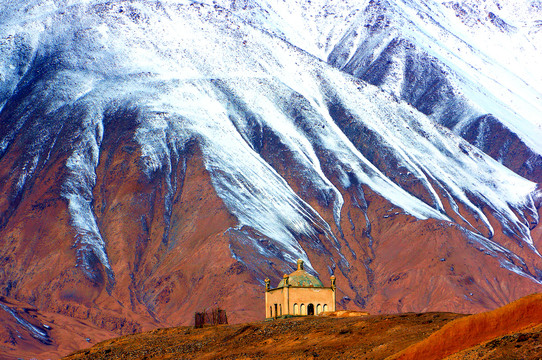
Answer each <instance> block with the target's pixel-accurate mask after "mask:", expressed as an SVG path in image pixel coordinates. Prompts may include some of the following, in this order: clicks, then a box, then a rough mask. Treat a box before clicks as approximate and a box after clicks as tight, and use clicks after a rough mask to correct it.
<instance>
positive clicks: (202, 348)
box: [66, 294, 542, 360]
mask: <svg viewBox="0 0 542 360" xmlns="http://www.w3.org/2000/svg"><path fill="white" fill-rule="evenodd" d="M541 330H542V294H535V295H531V296H528V297H525V298H522V299H520V300H518V301H515V302H513V303H511V304H509V305H506V306H504V307H502V308H499V309H496V310H494V311H490V312H486V313H481V314H476V315H470V316H467V315H461V314H452V313H422V314H415V313H406V314H396V315H370V316H352V317H331V316H318V317H305V318H291V319H284V320H277V321H271V322H257V323H249V324H241V325H224V326H217V327H206V328H203V329H194V328H191V327H179V328H169V329H160V330H154V331H151V332H147V333H141V334H135V335H128V336H123V337H119V338H116V339H112V340H108V341H104V342H102V343H100V344H97V345H95V346H93V347H92V348H90V349H85V350H81V351H78V352H76V353H74V354H72V355H70V356H68V357H67V358H66V359H390V360H391V359H443V358H448V359H540V358H542V345H541V341H540V340H542V336H540V331H541Z"/></svg>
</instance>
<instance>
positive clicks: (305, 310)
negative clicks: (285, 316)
mask: <svg viewBox="0 0 542 360" xmlns="http://www.w3.org/2000/svg"><path fill="white" fill-rule="evenodd" d="M299 314H300V315H307V309H306V308H305V304H301V308H300V309H299Z"/></svg>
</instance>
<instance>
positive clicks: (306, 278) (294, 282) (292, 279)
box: [277, 260, 324, 288]
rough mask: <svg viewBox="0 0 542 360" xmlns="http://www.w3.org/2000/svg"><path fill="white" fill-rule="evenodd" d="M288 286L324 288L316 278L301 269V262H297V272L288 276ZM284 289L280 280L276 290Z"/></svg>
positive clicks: (282, 281)
mask: <svg viewBox="0 0 542 360" xmlns="http://www.w3.org/2000/svg"><path fill="white" fill-rule="evenodd" d="M288 285H290V286H299V287H324V284H322V282H321V281H320V280H318V278H317V277H316V276H312V275H311V274H309V273H308V272H306V271H305V270H304V269H303V260H298V261H297V270H296V271H294V272H293V273H291V274H290V275H288ZM281 287H284V279H282V280H281V281H280V282H279V284H278V285H277V288H281Z"/></svg>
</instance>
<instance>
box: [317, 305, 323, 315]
mask: <svg viewBox="0 0 542 360" xmlns="http://www.w3.org/2000/svg"><path fill="white" fill-rule="evenodd" d="M321 312H322V305H320V304H318V305H316V315H318V314H320V313H321Z"/></svg>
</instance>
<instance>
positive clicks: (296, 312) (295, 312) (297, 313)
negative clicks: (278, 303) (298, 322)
mask: <svg viewBox="0 0 542 360" xmlns="http://www.w3.org/2000/svg"><path fill="white" fill-rule="evenodd" d="M294 315H299V310H298V309H297V304H294Z"/></svg>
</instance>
